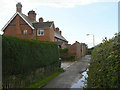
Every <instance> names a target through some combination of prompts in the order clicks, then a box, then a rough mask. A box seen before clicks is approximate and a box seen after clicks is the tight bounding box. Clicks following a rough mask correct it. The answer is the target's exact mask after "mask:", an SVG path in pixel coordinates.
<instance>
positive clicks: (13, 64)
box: [2, 36, 59, 79]
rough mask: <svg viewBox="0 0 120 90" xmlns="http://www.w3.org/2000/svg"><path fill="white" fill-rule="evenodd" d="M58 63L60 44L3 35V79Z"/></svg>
mask: <svg viewBox="0 0 120 90" xmlns="http://www.w3.org/2000/svg"><path fill="white" fill-rule="evenodd" d="M52 63H58V67H59V53H58V46H57V44H56V43H54V42H48V41H39V40H28V39H21V38H17V37H12V36H3V37H2V68H3V71H2V74H3V79H5V78H6V77H8V76H11V75H18V74H22V75H25V74H26V73H29V72H33V71H35V70H36V69H38V68H41V67H46V66H48V65H51V64H52Z"/></svg>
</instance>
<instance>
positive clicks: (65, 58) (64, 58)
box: [59, 48, 75, 61]
mask: <svg viewBox="0 0 120 90" xmlns="http://www.w3.org/2000/svg"><path fill="white" fill-rule="evenodd" d="M59 53H60V58H61V60H62V61H74V60H75V56H71V55H68V48H64V49H61V48H59Z"/></svg>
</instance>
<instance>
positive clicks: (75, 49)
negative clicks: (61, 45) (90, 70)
mask: <svg viewBox="0 0 120 90" xmlns="http://www.w3.org/2000/svg"><path fill="white" fill-rule="evenodd" d="M86 50H87V48H86V46H85V45H84V44H82V43H79V42H77V41H76V42H75V43H74V44H72V45H71V46H70V47H69V48H68V54H69V55H74V56H75V57H76V58H80V57H82V56H85V55H86Z"/></svg>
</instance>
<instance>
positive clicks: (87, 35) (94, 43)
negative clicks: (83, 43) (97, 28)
mask: <svg viewBox="0 0 120 90" xmlns="http://www.w3.org/2000/svg"><path fill="white" fill-rule="evenodd" d="M86 35H87V36H89V35H92V36H93V47H94V46H95V39H94V35H93V34H86Z"/></svg>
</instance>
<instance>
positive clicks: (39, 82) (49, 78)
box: [28, 71, 62, 88]
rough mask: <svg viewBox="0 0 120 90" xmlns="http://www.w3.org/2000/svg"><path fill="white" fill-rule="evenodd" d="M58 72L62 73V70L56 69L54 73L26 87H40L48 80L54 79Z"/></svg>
mask: <svg viewBox="0 0 120 90" xmlns="http://www.w3.org/2000/svg"><path fill="white" fill-rule="evenodd" d="M60 73H62V71H58V72H56V73H54V74H52V75H51V76H48V77H46V78H45V79H43V80H40V81H38V82H36V83H35V84H33V85H30V86H29V87H28V88H40V87H42V86H43V85H45V84H47V83H48V82H49V81H51V80H52V79H54V78H55V77H57V76H58V75H59V74H60Z"/></svg>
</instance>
